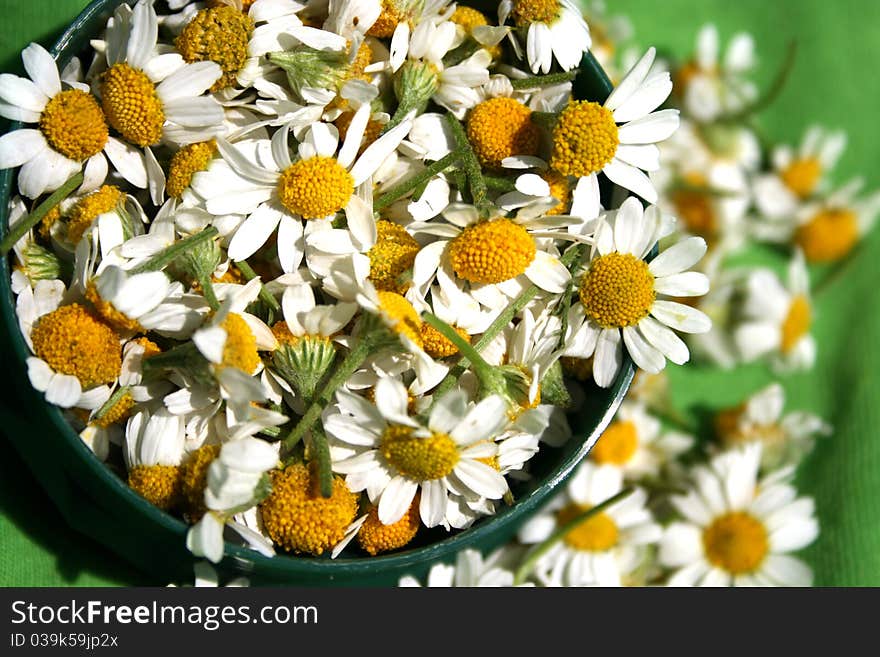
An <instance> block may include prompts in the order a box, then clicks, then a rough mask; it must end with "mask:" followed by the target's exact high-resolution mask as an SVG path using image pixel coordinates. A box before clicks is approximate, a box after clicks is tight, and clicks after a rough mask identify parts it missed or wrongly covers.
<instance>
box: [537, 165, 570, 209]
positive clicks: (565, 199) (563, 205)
mask: <svg viewBox="0 0 880 657" xmlns="http://www.w3.org/2000/svg"><path fill="white" fill-rule="evenodd" d="M541 178H543V179H544V182H546V183H547V184H548V185H550V196H552V197H553V198H555V199H556V200H557V201H559V205H557V206H555V207H553V208H551V209H550V210H547V212H546V213H545V214H548V215H553V214H565V213H566V212H568V210H569V208H570V207H571V185H570V184H569V182H568V177H567V176H563V175H562V174H560V173H558V172H557V171H552V170H551V171H547V172H546V173H543V174H541Z"/></svg>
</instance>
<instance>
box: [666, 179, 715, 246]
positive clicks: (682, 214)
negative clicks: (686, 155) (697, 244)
mask: <svg viewBox="0 0 880 657" xmlns="http://www.w3.org/2000/svg"><path fill="white" fill-rule="evenodd" d="M683 182H684V183H685V186H683V187H680V188H678V189H676V190H675V191H673V192H672V203H673V205H675V209H676V213H677V214H678V216H679V218H681V220H682V221H683V222H684V225H685V226H686V227H687V230H688V231H689V232H691V233H693V234H695V235H700V236H701V237H704V238H706V239H707V240H711V239H713V238H715V236H716V234H717V230H718V221H717V219H716V217H715V209H714V207H713V204H712V197H711V196H710V195H709V193H708V189H707V185H708V181H707V180H706V177H705V176H703V175H702V174H699V173H689V174H686V175H684V176H683Z"/></svg>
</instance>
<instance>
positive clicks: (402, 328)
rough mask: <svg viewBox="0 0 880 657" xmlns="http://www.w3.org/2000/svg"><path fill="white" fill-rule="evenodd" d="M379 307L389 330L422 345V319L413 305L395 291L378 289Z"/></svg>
mask: <svg viewBox="0 0 880 657" xmlns="http://www.w3.org/2000/svg"><path fill="white" fill-rule="evenodd" d="M377 294H378V295H379V309H380V310H381V311H382V314H383V315H384V316H385V318H386V321H387V322H388V323H389V325H390V326H391V330H393V331H394V332H395V333H399V334H400V335H405V336H406V337H407V338H409V339H410V340H412V341H413V342H415V343H416V344H417V345H418V346H419V347H421V346H422V320H421V318H420V317H419V314H418V313H417V312H416V309H415V308H413V305H412V304H411V303H410V302H409V301H407V300H406V299H405V298H404V297H402V296H401V295H399V294H397V292H389V291H387V290H378V291H377Z"/></svg>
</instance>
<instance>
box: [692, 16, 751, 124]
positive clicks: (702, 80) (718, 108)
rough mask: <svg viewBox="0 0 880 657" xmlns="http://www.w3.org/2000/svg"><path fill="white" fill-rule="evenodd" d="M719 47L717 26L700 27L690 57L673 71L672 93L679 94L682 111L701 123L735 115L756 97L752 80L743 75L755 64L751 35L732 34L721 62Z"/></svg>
mask: <svg viewBox="0 0 880 657" xmlns="http://www.w3.org/2000/svg"><path fill="white" fill-rule="evenodd" d="M719 49H720V46H719V43H718V29H717V28H716V27H715V26H714V25H706V26H704V27H703V28H702V29H701V30H700V32H699V34H698V35H697V49H696V53H695V55H694V57H693V59H692V60H690V61H689V62H687V63H686V64H685V65H684V66H682V67H681V69H680V70H679V71H678V72H677V74H676V92H677V93H678V94H679V95H680V96H681V97H682V101H683V109H684V111H685V113H686V114H688V116H690V117H691V118H693V119H694V120H695V121H698V122H701V123H711V122H712V121H714V120H716V119H718V118H719V117H721V116H724V115H730V114H736V113H737V112H740V111H742V110H744V109H745V108H746V107H748V106H749V104H750V103H752V102H754V100H755V98H757V96H758V90H757V88H756V87H755V84H754V82H752V81H751V80H749V79H748V78H746V77H745V75H746V74H747V73H748V72H749V71H751V70H752V68H754V65H755V53H754V49H755V44H754V40H753V39H752V37H751V35H749V34H748V33H745V32H741V33H739V34H736V35H734V37H733V38H732V39H731V41H730V44H729V45H728V46H727V50H726V52H725V54H724V59H723V61H721V62H719V61H718V59H719Z"/></svg>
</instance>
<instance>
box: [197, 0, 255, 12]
mask: <svg viewBox="0 0 880 657" xmlns="http://www.w3.org/2000/svg"><path fill="white" fill-rule="evenodd" d="M254 2H256V0H208V2H207V3H206V6H208V7H212V8H213V7H231V6H235V5H238V4H240V5H241V10H242V11H243V12H245V13H247V11H248V10H249V9H250V8H251V5H252V4H254Z"/></svg>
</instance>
